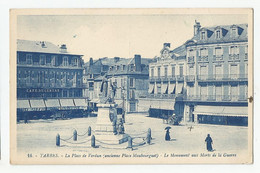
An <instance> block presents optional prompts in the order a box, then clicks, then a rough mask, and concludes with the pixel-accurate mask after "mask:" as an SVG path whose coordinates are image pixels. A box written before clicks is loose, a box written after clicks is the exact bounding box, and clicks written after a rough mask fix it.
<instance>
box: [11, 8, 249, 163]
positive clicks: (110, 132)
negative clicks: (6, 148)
mask: <svg viewBox="0 0 260 173" xmlns="http://www.w3.org/2000/svg"><path fill="white" fill-rule="evenodd" d="M10 47H11V50H10V69H11V70H10V91H11V93H10V98H11V99H10V100H11V102H10V104H11V110H10V118H11V129H10V130H11V147H10V148H11V151H10V152H11V164H191V163H199V164H209V163H210V164H251V163H253V149H252V146H253V142H252V141H253V140H252V138H253V135H252V134H253V126H252V124H253V97H252V96H253V9H11V10H10Z"/></svg>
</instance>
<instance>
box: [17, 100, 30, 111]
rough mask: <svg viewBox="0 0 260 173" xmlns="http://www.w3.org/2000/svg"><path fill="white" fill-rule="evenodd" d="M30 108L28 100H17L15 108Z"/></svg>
mask: <svg viewBox="0 0 260 173" xmlns="http://www.w3.org/2000/svg"><path fill="white" fill-rule="evenodd" d="M29 108H31V106H30V103H29V100H17V109H29Z"/></svg>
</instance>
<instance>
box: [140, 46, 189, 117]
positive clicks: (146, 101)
mask: <svg viewBox="0 0 260 173" xmlns="http://www.w3.org/2000/svg"><path fill="white" fill-rule="evenodd" d="M185 52H186V49H185V46H180V47H178V48H176V49H174V50H170V43H164V44H163V48H162V50H161V51H160V56H159V57H155V58H154V62H152V63H150V64H149V90H148V95H147V96H146V97H145V98H139V105H138V106H139V110H142V111H147V110H148V109H149V110H150V111H154V113H152V114H155V115H156V116H159V117H161V116H162V117H163V116H164V115H168V114H172V113H173V111H175V112H176V113H177V114H178V115H181V116H182V115H183V107H184V105H183V102H182V98H183V95H184V94H185V93H186V90H185V76H186V53H185Z"/></svg>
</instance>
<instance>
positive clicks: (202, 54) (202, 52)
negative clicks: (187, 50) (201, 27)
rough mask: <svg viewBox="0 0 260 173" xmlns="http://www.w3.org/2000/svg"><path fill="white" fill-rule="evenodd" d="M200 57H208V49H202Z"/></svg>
mask: <svg viewBox="0 0 260 173" xmlns="http://www.w3.org/2000/svg"><path fill="white" fill-rule="evenodd" d="M200 56H208V50H207V48H201V49H200Z"/></svg>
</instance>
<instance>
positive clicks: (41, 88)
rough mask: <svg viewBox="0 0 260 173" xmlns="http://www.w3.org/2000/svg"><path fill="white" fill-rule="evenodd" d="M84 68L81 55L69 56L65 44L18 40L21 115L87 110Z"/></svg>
mask: <svg viewBox="0 0 260 173" xmlns="http://www.w3.org/2000/svg"><path fill="white" fill-rule="evenodd" d="M82 65H83V60H82V55H78V54H73V53H68V52H67V48H66V45H64V44H63V45H61V46H56V45H54V44H52V43H50V42H46V41H29V40H17V109H18V114H20V113H22V112H24V111H28V112H31V113H32V114H34V115H39V114H41V113H42V114H50V112H48V110H54V109H57V110H59V109H74V108H77V107H82V106H86V101H85V99H83V98H82V87H83V85H82V76H83V67H82Z"/></svg>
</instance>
